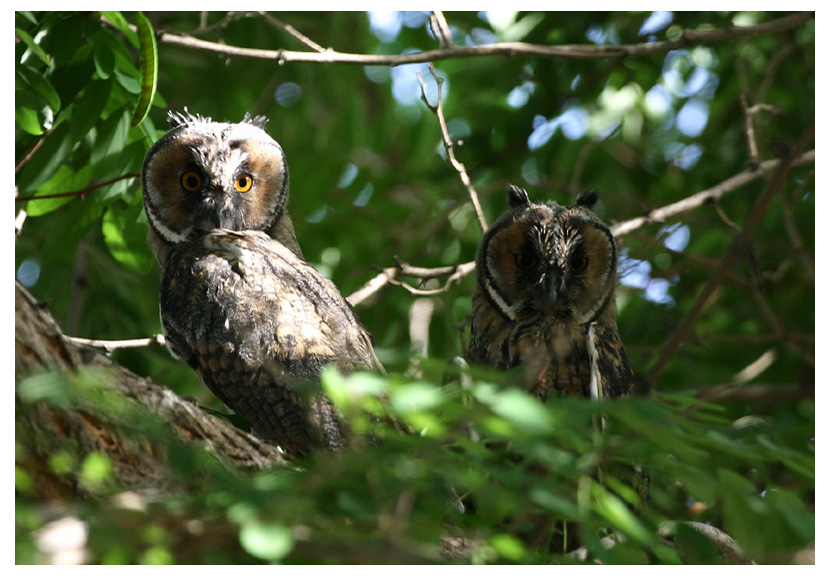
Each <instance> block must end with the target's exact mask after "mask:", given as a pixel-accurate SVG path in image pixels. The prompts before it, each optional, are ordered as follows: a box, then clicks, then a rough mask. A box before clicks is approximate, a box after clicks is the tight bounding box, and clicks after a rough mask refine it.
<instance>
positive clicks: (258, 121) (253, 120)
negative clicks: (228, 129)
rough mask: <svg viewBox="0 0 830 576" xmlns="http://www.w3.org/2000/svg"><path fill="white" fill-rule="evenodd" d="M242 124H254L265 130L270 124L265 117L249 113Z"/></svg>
mask: <svg viewBox="0 0 830 576" xmlns="http://www.w3.org/2000/svg"><path fill="white" fill-rule="evenodd" d="M242 122H244V123H247V124H253V125H254V126H256V127H257V128H261V129H263V130H265V126H266V125H267V124H268V118H266V117H265V116H253V117H252V116H251V115H250V114H248V113H247V112H246V113H245V117H244V118H243V119H242Z"/></svg>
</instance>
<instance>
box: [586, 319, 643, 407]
mask: <svg viewBox="0 0 830 576" xmlns="http://www.w3.org/2000/svg"><path fill="white" fill-rule="evenodd" d="M588 357H589V359H590V365H591V380H590V393H591V397H592V398H595V399H601V398H609V397H610V398H613V397H617V396H629V395H630V394H631V391H632V389H633V386H634V371H633V370H632V369H631V363H630V362H629V360H628V354H626V352H625V346H624V345H623V343H622V340H621V339H620V335H619V332H617V327H616V326H612V325H609V324H608V323H606V322H593V323H591V325H590V327H589V328H588Z"/></svg>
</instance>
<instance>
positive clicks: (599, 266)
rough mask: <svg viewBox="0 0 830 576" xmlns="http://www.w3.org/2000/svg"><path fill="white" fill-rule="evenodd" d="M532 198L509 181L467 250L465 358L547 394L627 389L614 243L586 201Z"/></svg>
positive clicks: (592, 198)
mask: <svg viewBox="0 0 830 576" xmlns="http://www.w3.org/2000/svg"><path fill="white" fill-rule="evenodd" d="M596 200H597V196H596V194H595V193H586V194H582V195H580V197H579V198H578V199H577V202H576V204H575V205H574V206H560V205H558V204H556V203H555V202H548V203H533V202H531V201H530V199H529V198H528V196H527V193H526V192H525V191H524V190H522V189H520V188H517V187H515V186H511V187H510V189H509V192H508V204H509V208H508V210H507V211H506V212H505V213H504V214H503V215H502V216H501V217H500V218H499V219H498V220H497V221H496V222H495V223H494V224H493V225H492V227H490V229H489V230H488V231H487V232H486V233H485V235H484V237H483V238H482V240H481V243H480V245H479V249H478V254H477V259H476V274H477V279H478V283H477V285H476V288H475V291H474V293H473V311H472V319H471V334H470V345H469V349H468V352H467V360H469V361H471V362H476V363H480V364H484V365H487V366H490V367H493V368H498V369H502V370H510V369H513V368H516V367H518V366H521V369H520V373H521V382H520V384H521V385H522V386H523V387H525V388H526V389H527V390H528V391H530V392H532V393H533V394H535V395H537V396H539V397H540V398H543V399H544V398H548V397H550V396H556V395H581V396H585V397H593V398H602V397H606V396H609V397H610V396H624V395H628V394H630V392H631V389H632V381H633V373H632V370H631V366H630V364H629V361H628V356H627V355H626V352H625V347H624V346H623V343H622V341H621V340H620V337H619V334H618V332H617V309H616V304H615V302H614V291H615V286H616V280H617V278H616V275H617V251H616V244H615V242H614V238H613V236H612V235H611V232H610V231H609V230H608V228H607V227H606V226H605V225H604V224H603V223H602V222H601V221H600V220H599V219H598V218H597V217H596V215H595V214H594V213H593V211H592V208H593V206H594V204H595V203H596Z"/></svg>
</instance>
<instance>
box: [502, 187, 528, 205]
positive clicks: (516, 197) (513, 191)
mask: <svg viewBox="0 0 830 576" xmlns="http://www.w3.org/2000/svg"><path fill="white" fill-rule="evenodd" d="M507 204H508V206H510V207H511V208H516V207H517V206H526V205H528V204H530V198H528V196H527V192H526V191H525V190H522V189H521V188H519V187H518V186H514V185H513V184H510V185H508V186H507Z"/></svg>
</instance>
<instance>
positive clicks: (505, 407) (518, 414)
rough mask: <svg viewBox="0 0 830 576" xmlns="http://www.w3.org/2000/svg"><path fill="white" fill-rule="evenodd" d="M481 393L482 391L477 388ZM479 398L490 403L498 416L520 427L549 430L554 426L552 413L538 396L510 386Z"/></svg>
mask: <svg viewBox="0 0 830 576" xmlns="http://www.w3.org/2000/svg"><path fill="white" fill-rule="evenodd" d="M476 394H477V395H479V394H480V391H479V390H477V391H476ZM479 399H480V400H481V401H482V402H484V403H486V404H488V405H489V406H490V409H491V410H492V411H493V412H494V413H495V414H496V415H498V416H501V417H502V418H504V419H505V420H507V421H509V422H512V423H513V424H515V425H516V426H518V427H519V428H520V429H524V430H527V431H529V432H545V431H549V430H550V429H551V428H552V426H553V419H552V417H551V413H550V412H549V411H548V410H546V409H545V407H544V405H543V404H542V403H541V402H539V400H537V399H536V398H534V397H532V396H530V395H529V394H527V393H526V392H524V391H522V390H519V389H516V388H508V389H506V390H502V391H499V392H496V393H495V394H494V395H492V396H491V395H490V394H489V392H488V393H487V394H486V395H484V397H481V396H479Z"/></svg>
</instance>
